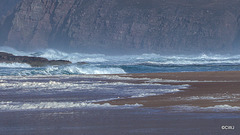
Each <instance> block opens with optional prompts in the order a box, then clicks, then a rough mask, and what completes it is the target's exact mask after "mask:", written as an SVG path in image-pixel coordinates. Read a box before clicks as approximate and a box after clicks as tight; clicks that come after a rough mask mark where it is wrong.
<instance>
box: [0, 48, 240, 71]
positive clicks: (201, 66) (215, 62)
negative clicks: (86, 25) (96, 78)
mask: <svg viewBox="0 0 240 135" xmlns="http://www.w3.org/2000/svg"><path fill="white" fill-rule="evenodd" d="M0 51H1V52H7V53H12V54H14V55H16V56H35V57H44V58H47V59H49V60H69V61H71V62H72V63H73V64H71V65H65V66H48V67H40V68H35V67H31V66H30V65H28V64H22V63H11V64H9V63H0V76H8V75H13V76H32V75H81V74H125V73H157V72H196V71H239V70H240V55H229V54H226V55H218V54H196V55H172V54H169V55H161V54H141V55H124V54H123V55H121V56H108V55H104V54H83V53H77V52H76V53H65V52H62V51H58V50H54V49H45V50H41V51H36V52H23V51H17V50H15V49H13V48H9V47H0ZM78 62H86V63H87V64H77V63H78Z"/></svg>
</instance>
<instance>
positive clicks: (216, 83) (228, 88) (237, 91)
mask: <svg viewBox="0 0 240 135" xmlns="http://www.w3.org/2000/svg"><path fill="white" fill-rule="evenodd" d="M120 76H126V77H132V78H152V79H164V80H170V81H164V82H160V83H161V84H171V85H181V84H189V85H190V86H189V87H188V88H187V89H184V90H182V91H181V92H177V93H169V94H164V95H158V96H151V97H141V98H128V99H118V100H112V101H108V103H110V104H112V105H124V104H136V103H138V104H142V105H143V107H170V106H179V105H180V106H181V105H187V106H197V107H213V106H217V105H229V106H232V107H240V72H239V71H226V72H225V71H224V72H182V73H147V74H128V75H120ZM173 80H178V81H175V82H174V81H173ZM158 83H159V82H158Z"/></svg>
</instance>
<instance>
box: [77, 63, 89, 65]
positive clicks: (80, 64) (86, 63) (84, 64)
mask: <svg viewBox="0 0 240 135" xmlns="http://www.w3.org/2000/svg"><path fill="white" fill-rule="evenodd" d="M76 64H78V65H86V64H88V63H87V62H77V63H76Z"/></svg>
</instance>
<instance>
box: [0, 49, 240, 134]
mask: <svg viewBox="0 0 240 135" xmlns="http://www.w3.org/2000/svg"><path fill="white" fill-rule="evenodd" d="M0 52H7V53H11V54H13V55H16V56H34V57H43V58H47V59H49V60H69V61H71V62H72V64H69V65H62V66H46V67H31V66H30V65H28V64H23V63H0V134H2V135H8V134H14V135H15V134H21V135H27V134H31V135H32V134H41V135H42V134H53V135H54V134H56V135H61V134H79V135H81V134H86V135H108V134H109V135H118V134H119V135H120V134H121V135H128V134H136V135H145V134H149V135H152V134H156V135H158V134H189V133H191V134H205V133H207V134H225V133H229V132H226V131H222V130H221V126H225V124H234V125H240V116H239V115H238V113H232V112H234V109H235V110H236V108H227V109H228V110H230V112H231V113H229V112H228V113H226V112H223V113H219V109H220V111H221V109H223V110H226V108H222V107H221V108H212V109H211V110H210V111H213V112H214V111H217V112H218V113H201V112H200V113H199V112H198V113H193V112H183V111H179V112H167V111H166V110H164V109H161V108H143V107H142V105H141V104H138V103H136V104H125V105H110V104H109V103H105V104H99V102H102V101H109V100H115V99H125V98H138V97H147V96H156V95H162V94H166V93H176V92H182V91H183V90H184V89H187V88H188V87H189V85H188V84H187V83H186V84H183V85H169V84H161V82H164V80H162V79H151V78H133V77H131V76H130V75H128V74H131V73H162V72H198V71H240V55H229V54H226V55H218V54H196V55H161V54H154V53H152V54H140V55H121V56H109V55H104V54H85V53H77V52H73V53H66V52H63V51H59V50H56V49H45V50H40V51H32V52H24V51H18V50H16V49H13V48H10V47H0ZM165 81H166V80H165ZM168 81H174V80H168ZM136 82H137V83H136ZM231 109H232V111H231ZM238 110H239V108H237V111H238ZM216 119H217V124H216ZM233 120H234V122H233ZM235 131H236V130H235ZM238 131H239V130H238ZM230 133H232V131H231V132H230ZM234 133H235V132H234Z"/></svg>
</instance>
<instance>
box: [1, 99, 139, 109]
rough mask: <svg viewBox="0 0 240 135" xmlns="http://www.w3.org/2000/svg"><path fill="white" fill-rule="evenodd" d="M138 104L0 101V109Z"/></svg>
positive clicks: (137, 105)
mask: <svg viewBox="0 0 240 135" xmlns="http://www.w3.org/2000/svg"><path fill="white" fill-rule="evenodd" d="M139 106H142V105H140V104H133V105H129V104H126V105H123V106H117V105H110V104H109V103H105V104H94V103H91V102H37V103H35V102H27V103H26V102H24V103H23V102H11V101H7V102H0V111H27V110H51V109H73V108H75V109H80V108H109V107H139Z"/></svg>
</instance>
